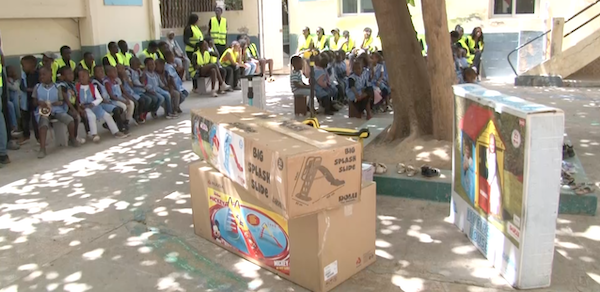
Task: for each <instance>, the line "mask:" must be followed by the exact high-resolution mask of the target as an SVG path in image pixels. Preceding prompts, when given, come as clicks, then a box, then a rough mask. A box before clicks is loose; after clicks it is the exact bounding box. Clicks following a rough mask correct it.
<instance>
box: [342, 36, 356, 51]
mask: <svg viewBox="0 0 600 292" xmlns="http://www.w3.org/2000/svg"><path fill="white" fill-rule="evenodd" d="M352 49H354V40H353V39H351V38H348V42H347V43H345V44H344V45H343V46H342V50H344V52H346V53H350V52H351V51H352Z"/></svg>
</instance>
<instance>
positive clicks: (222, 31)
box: [190, 7, 227, 60]
mask: <svg viewBox="0 0 600 292" xmlns="http://www.w3.org/2000/svg"><path fill="white" fill-rule="evenodd" d="M222 14H223V9H222V8H221V7H217V8H215V16H213V17H211V19H210V21H209V22H208V31H209V32H210V36H211V37H212V38H213V41H214V43H215V46H216V47H217V50H218V51H219V54H220V55H223V53H224V52H225V50H227V19H225V17H221V15H222ZM190 60H191V58H190Z"/></svg>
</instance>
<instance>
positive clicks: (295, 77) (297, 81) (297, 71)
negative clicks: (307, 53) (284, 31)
mask: <svg viewBox="0 0 600 292" xmlns="http://www.w3.org/2000/svg"><path fill="white" fill-rule="evenodd" d="M303 64H304V62H303V61H302V58H301V57H299V56H293V57H292V68H293V70H292V72H291V73H290V87H291V88H292V93H293V94H294V96H303V97H310V85H308V84H306V83H304V81H302V65H303Z"/></svg>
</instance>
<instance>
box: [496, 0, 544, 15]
mask: <svg viewBox="0 0 600 292" xmlns="http://www.w3.org/2000/svg"><path fill="white" fill-rule="evenodd" d="M538 1H539V0H492V7H493V15H494V16H518V15H535V13H536V9H537V6H538Z"/></svg>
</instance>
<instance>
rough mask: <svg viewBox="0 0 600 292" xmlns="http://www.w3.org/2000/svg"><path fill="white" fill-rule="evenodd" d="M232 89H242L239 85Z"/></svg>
mask: <svg viewBox="0 0 600 292" xmlns="http://www.w3.org/2000/svg"><path fill="white" fill-rule="evenodd" d="M233 90H242V89H241V88H240V87H239V86H236V87H235V88H233Z"/></svg>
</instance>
